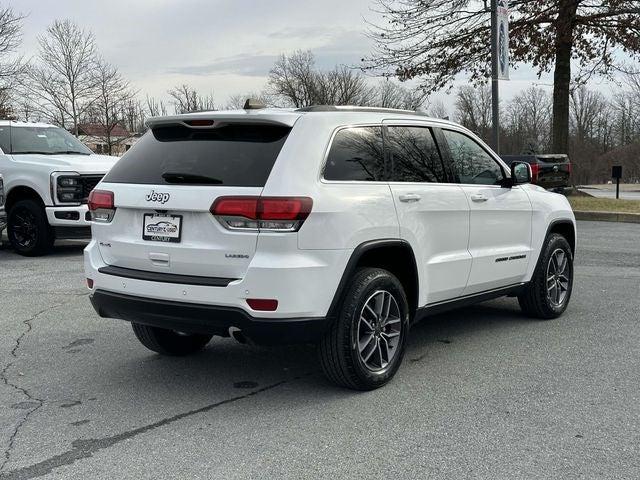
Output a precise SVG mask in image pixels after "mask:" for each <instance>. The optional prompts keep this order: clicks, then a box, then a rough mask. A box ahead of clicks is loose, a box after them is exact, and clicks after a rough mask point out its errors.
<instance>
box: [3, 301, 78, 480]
mask: <svg viewBox="0 0 640 480" xmlns="http://www.w3.org/2000/svg"><path fill="white" fill-rule="evenodd" d="M68 303H70V302H64V303H58V304H55V305H51V306H49V307H47V308H45V309H42V310H40V311H39V312H37V313H35V314H34V315H32V316H31V317H29V318H27V319H26V320H23V321H22V324H23V325H24V326H25V327H24V329H23V330H22V332H21V333H20V335H18V337H17V338H16V339H15V341H14V345H13V348H12V349H11V351H10V352H9V355H10V357H11V358H12V360H11V361H10V362H8V363H7V364H6V365H5V366H4V367H3V368H2V370H1V371H0V380H2V383H3V384H4V385H5V386H7V387H9V388H11V389H13V390H14V391H16V392H19V393H20V394H21V395H23V396H24V397H26V398H27V400H28V401H29V402H32V403H33V404H34V406H33V407H31V408H28V409H26V411H25V414H24V415H23V417H22V418H21V419H20V420H19V421H18V423H17V424H16V425H15V427H14V429H13V431H12V432H11V435H9V440H8V443H7V448H6V449H5V452H4V457H3V458H2V461H1V462H0V475H1V472H2V471H4V469H5V467H6V465H7V463H8V462H9V460H10V459H11V452H12V451H13V447H14V444H15V440H16V438H17V436H18V433H19V432H20V429H21V428H22V427H23V426H24V425H25V424H26V423H27V421H28V420H29V417H30V416H31V415H33V414H34V413H35V412H36V411H38V410H39V409H40V408H42V405H43V404H44V400H43V399H41V398H38V397H37V396H35V395H33V394H32V393H31V392H29V390H27V389H26V388H25V387H23V386H21V385H19V384H18V383H17V382H15V381H12V380H11V379H10V378H9V370H10V369H11V368H12V367H13V366H14V364H15V361H16V360H17V359H18V352H19V350H20V347H21V346H22V344H23V342H24V340H25V338H26V337H27V335H28V334H29V333H30V332H31V331H32V330H33V325H32V322H33V321H34V320H36V319H37V318H38V317H39V316H41V315H43V314H45V313H47V312H50V311H51V310H54V309H56V308H59V307H62V306H64V305H67V304H68Z"/></svg>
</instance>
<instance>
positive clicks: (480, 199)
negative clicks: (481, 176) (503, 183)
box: [471, 193, 489, 202]
mask: <svg viewBox="0 0 640 480" xmlns="http://www.w3.org/2000/svg"><path fill="white" fill-rule="evenodd" d="M471 200H473V201H474V202H486V201H487V200H489V198H488V197H485V196H484V195H482V194H480V193H478V194H476V195H471Z"/></svg>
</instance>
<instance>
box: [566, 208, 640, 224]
mask: <svg viewBox="0 0 640 480" xmlns="http://www.w3.org/2000/svg"><path fill="white" fill-rule="evenodd" d="M573 213H574V214H575V216H576V220H590V221H595V222H624V223H640V213H618V212H580V211H575V210H574V212H573Z"/></svg>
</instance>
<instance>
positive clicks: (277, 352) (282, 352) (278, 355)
mask: <svg viewBox="0 0 640 480" xmlns="http://www.w3.org/2000/svg"><path fill="white" fill-rule="evenodd" d="M527 322H530V320H528V319H527V318H526V317H524V316H523V315H522V314H521V313H520V310H519V308H518V306H517V302H516V301H515V300H514V299H500V300H493V301H490V302H486V303H484V304H480V305H476V306H473V307H467V308H463V309H459V310H454V311H451V312H447V313H442V314H439V315H435V316H433V317H429V318H427V319H424V320H422V321H421V322H419V323H417V324H416V325H414V326H413V327H412V330H411V334H410V338H409V341H408V347H407V351H406V354H405V358H404V366H403V367H402V368H404V367H406V366H407V364H410V363H411V362H418V361H422V360H424V361H437V360H438V356H445V355H447V354H448V353H447V352H448V351H447V350H446V349H442V348H440V347H442V344H443V343H446V344H454V345H453V348H455V343H456V342H457V341H458V339H460V338H464V337H468V336H473V335H474V332H482V333H483V334H485V335H486V333H487V330H489V331H490V330H492V329H502V328H509V327H510V326H514V328H517V324H519V323H527ZM136 347H137V349H136V351H135V354H134V357H133V358H128V359H123V357H120V361H119V362H117V368H116V369H115V370H114V371H112V372H104V373H105V374H106V375H107V376H109V375H113V376H114V377H115V376H117V377H118V379H119V381H123V379H127V380H126V381H127V383H129V382H130V383H131V384H135V385H136V388H142V389H147V390H150V391H153V392H154V394H157V395H158V397H157V398H158V399H159V400H160V401H162V402H164V401H167V398H165V399H164V400H161V399H162V397H163V396H164V395H167V396H168V397H173V396H174V393H173V392H180V395H184V394H185V393H187V392H188V393H189V395H191V392H197V395H202V396H205V397H206V396H207V390H209V393H210V394H212V395H213V394H214V393H216V391H217V390H218V389H220V388H221V387H224V388H228V387H229V386H234V387H235V388H239V389H252V388H263V387H265V386H266V385H271V384H273V383H278V382H282V383H291V382H293V381H296V382H297V384H296V385H297V386H296V387H291V388H300V389H301V391H302V392H304V395H308V394H309V393H310V392H312V395H319V396H321V397H327V396H329V397H331V396H336V395H337V396H339V397H341V396H345V395H346V396H349V395H353V394H354V392H351V391H349V390H345V389H341V388H338V387H335V386H333V385H332V384H330V383H329V382H328V381H327V380H326V379H325V378H324V376H323V375H322V373H321V370H320V366H319V363H318V360H317V352H316V348H315V347H314V346H313V345H298V346H274V347H264V346H255V345H242V344H238V343H237V342H235V341H234V340H231V339H221V338H214V340H212V342H211V344H210V345H209V346H208V347H207V348H206V349H205V350H204V351H202V352H201V353H199V354H196V355H193V356H189V357H183V358H179V357H163V356H159V355H155V354H153V353H150V352H147V351H145V350H144V347H142V346H141V345H137V344H136ZM435 347H438V348H435ZM427 354H428V355H429V359H425V357H426V356H427ZM112 365H113V364H112ZM167 378H171V384H170V385H169V386H168V385H167V384H166V379H167Z"/></svg>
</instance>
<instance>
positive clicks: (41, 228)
mask: <svg viewBox="0 0 640 480" xmlns="http://www.w3.org/2000/svg"><path fill="white" fill-rule="evenodd" d="M7 237H9V242H10V243H11V246H12V247H13V249H14V250H15V251H16V253H18V254H20V255H23V256H25V257H38V256H41V255H46V254H47V253H48V252H49V251H50V250H51V247H52V246H53V242H54V241H55V235H54V232H53V228H51V226H50V225H49V222H48V221H47V214H46V212H45V211H44V207H43V206H42V204H40V203H39V202H36V201H35V200H20V201H18V202H16V203H15V204H14V205H13V206H12V207H11V209H10V210H9V213H8V215H7Z"/></svg>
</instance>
